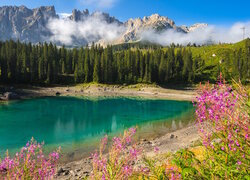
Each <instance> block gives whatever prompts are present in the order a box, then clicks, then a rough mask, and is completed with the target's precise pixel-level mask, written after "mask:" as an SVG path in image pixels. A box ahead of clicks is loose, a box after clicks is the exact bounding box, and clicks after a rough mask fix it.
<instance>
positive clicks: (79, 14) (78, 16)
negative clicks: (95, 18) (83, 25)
mask: <svg viewBox="0 0 250 180" xmlns="http://www.w3.org/2000/svg"><path fill="white" fill-rule="evenodd" d="M88 16H89V10H88V9H85V10H83V11H79V10H77V9H73V11H72V15H71V16H70V17H69V19H71V20H73V21H83V20H85V19H86V17H88Z"/></svg>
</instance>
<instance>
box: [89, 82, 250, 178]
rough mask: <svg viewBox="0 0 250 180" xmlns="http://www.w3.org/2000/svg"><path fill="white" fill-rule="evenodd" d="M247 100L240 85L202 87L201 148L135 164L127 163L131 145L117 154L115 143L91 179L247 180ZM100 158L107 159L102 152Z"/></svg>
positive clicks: (199, 112)
mask: <svg viewBox="0 0 250 180" xmlns="http://www.w3.org/2000/svg"><path fill="white" fill-rule="evenodd" d="M248 101H249V97H248V95H247V92H246V90H245V89H244V88H243V87H242V86H241V85H240V84H237V83H236V85H235V87H234V89H233V88H232V87H230V86H229V85H226V84H225V83H222V82H219V83H218V84H217V85H214V86H212V85H210V84H206V85H204V86H201V87H200V89H199V96H198V97H197V99H196V102H195V106H196V116H197V127H198V131H199V133H200V137H201V140H202V142H203V145H202V146H200V147H195V148H189V149H185V150H180V151H178V152H177V153H175V154H173V155H168V156H167V157H164V158H162V157H160V158H159V157H158V156H155V157H154V158H153V159H150V158H146V157H144V158H143V162H142V163H141V164H140V163H138V162H137V161H135V160H136V159H137V158H135V159H133V158H128V159H129V160H130V161H129V162H130V163H127V156H128V157H130V155H129V154H127V149H128V148H129V146H121V148H120V149H119V153H118V154H119V155H117V154H116V152H117V150H116V146H117V143H116V141H114V140H113V145H112V148H111V150H110V151H109V154H108V158H107V159H106V158H105V159H104V163H103V164H104V166H101V168H100V166H97V165H96V163H95V161H94V163H93V167H94V172H93V176H92V178H93V179H100V178H101V177H102V179H116V178H117V177H119V179H249V178H250V176H249V173H248V170H249V167H250V166H249V162H250V160H249V154H250V151H249V131H248V128H249V106H248V105H247V102H248ZM125 135H126V132H125ZM124 137H126V136H124ZM123 139H124V138H123ZM101 147H103V146H101ZM101 149H102V148H101ZM113 154H116V156H113ZM97 157H98V156H96V158H97ZM124 157H126V158H124ZM99 159H100V160H103V157H102V154H100V156H99ZM101 162H102V161H101ZM103 167H105V168H103ZM107 167H108V168H107ZM125 167H128V168H129V170H130V171H129V173H126V174H125V173H124V174H123V173H119V176H114V175H116V173H115V174H114V173H113V172H120V171H123V170H122V169H123V168H125ZM136 167H137V168H136ZM114 170H115V171H114ZM124 172H125V171H124Z"/></svg>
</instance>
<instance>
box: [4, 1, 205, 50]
mask: <svg viewBox="0 0 250 180" xmlns="http://www.w3.org/2000/svg"><path fill="white" fill-rule="evenodd" d="M89 17H97V18H99V17H101V20H102V21H105V22H106V23H107V24H116V25H118V26H121V27H122V28H123V29H124V30H123V31H122V32H121V34H120V35H119V37H118V38H117V39H115V40H114V41H112V42H111V44H121V43H126V42H136V41H140V39H141V33H142V32H143V31H144V30H148V29H152V30H155V31H157V32H161V31H163V30H168V29H173V30H174V31H177V32H181V33H189V32H191V31H194V30H195V29H196V28H201V27H206V26H207V24H204V23H198V24H194V25H193V26H190V27H187V26H176V24H175V22H174V21H173V20H171V19H169V18H168V17H165V16H160V15H159V14H153V15H151V16H145V17H143V18H136V19H129V20H128V21H126V22H124V23H123V22H121V21H119V20H118V19H116V18H115V17H112V16H110V15H109V14H107V13H103V12H93V13H92V14H90V13H89V11H88V10H87V9H86V10H83V11H79V10H77V9H74V10H73V11H72V14H71V15H69V16H68V17H64V18H65V19H67V20H69V21H73V22H81V21H85V20H86V19H87V18H89ZM59 18H60V17H59V15H58V14H57V13H56V11H55V7H54V6H41V7H38V8H35V9H29V8H27V7H25V6H19V7H18V6H3V7H0V40H3V41H4V40H10V39H13V40H20V41H21V42H31V43H39V42H45V41H47V42H48V41H52V40H51V35H52V33H51V31H50V29H49V28H48V27H47V24H48V22H49V20H50V19H59ZM55 43H56V44H57V45H62V43H60V42H55ZM74 43H75V44H74V46H83V45H86V44H88V43H90V42H88V40H87V39H85V38H82V39H78V38H76V39H74ZM95 43H100V44H105V42H104V40H103V39H102V38H96V39H95Z"/></svg>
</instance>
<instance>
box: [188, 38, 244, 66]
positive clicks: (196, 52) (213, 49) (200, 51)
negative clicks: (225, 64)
mask: <svg viewBox="0 0 250 180" xmlns="http://www.w3.org/2000/svg"><path fill="white" fill-rule="evenodd" d="M245 42H246V40H244V41H240V42H238V43H235V44H217V45H209V46H202V47H191V48H190V49H191V51H192V53H193V57H194V58H195V57H198V56H201V58H202V59H204V60H205V62H206V64H207V65H210V64H216V63H218V62H219V61H220V60H222V59H224V58H225V54H226V53H227V52H228V53H229V55H230V56H232V55H233V52H234V50H236V49H240V48H243V47H244V46H245ZM213 54H215V56H213Z"/></svg>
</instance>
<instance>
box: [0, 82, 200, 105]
mask: <svg viewBox="0 0 250 180" xmlns="http://www.w3.org/2000/svg"><path fill="white" fill-rule="evenodd" d="M47 96H86V97H97V96H107V97H108V96H126V97H144V98H156V99H169V100H180V101H192V100H193V99H194V98H195V96H196V92H195V90H194V89H193V88H179V89H178V87H175V88H163V87H160V86H156V85H145V84H138V85H129V86H127V85H102V84H86V85H77V86H55V87H39V86H21V85H19V86H4V85H0V101H8V100H15V99H29V98H37V97H47Z"/></svg>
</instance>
